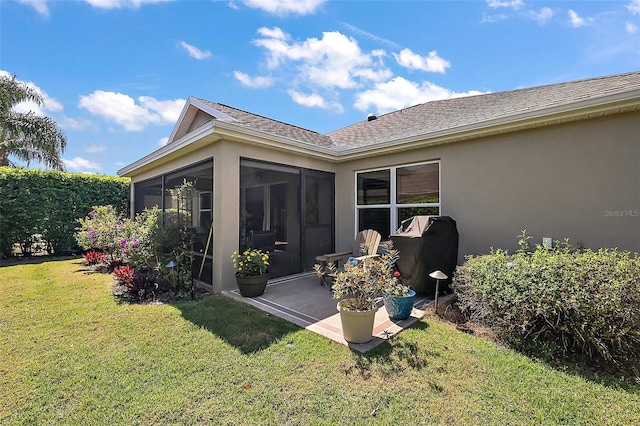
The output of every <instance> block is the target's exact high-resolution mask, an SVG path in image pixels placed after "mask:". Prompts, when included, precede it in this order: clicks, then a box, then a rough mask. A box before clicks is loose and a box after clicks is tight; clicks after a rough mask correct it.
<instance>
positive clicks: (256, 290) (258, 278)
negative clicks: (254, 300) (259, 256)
mask: <svg viewBox="0 0 640 426" xmlns="http://www.w3.org/2000/svg"><path fill="white" fill-rule="evenodd" d="M268 280H269V274H268V273H267V274H262V275H252V276H242V275H238V274H236V284H237V285H238V290H240V294H241V295H242V296H243V297H257V296H262V294H263V293H264V289H265V288H267V281H268Z"/></svg>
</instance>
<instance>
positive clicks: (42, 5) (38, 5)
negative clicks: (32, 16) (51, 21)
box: [19, 0, 49, 17]
mask: <svg viewBox="0 0 640 426" xmlns="http://www.w3.org/2000/svg"><path fill="white" fill-rule="evenodd" d="M19 1H20V3H22V4H26V5H28V6H31V7H32V8H34V9H35V11H36V12H38V13H39V14H40V15H42V16H44V17H49V5H48V4H47V0H19Z"/></svg>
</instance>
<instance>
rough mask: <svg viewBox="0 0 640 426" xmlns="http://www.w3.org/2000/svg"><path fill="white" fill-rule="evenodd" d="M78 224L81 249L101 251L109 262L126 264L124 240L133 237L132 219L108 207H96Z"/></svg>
mask: <svg viewBox="0 0 640 426" xmlns="http://www.w3.org/2000/svg"><path fill="white" fill-rule="evenodd" d="M78 222H79V223H80V226H79V227H78V228H76V230H77V232H76V234H75V238H76V241H77V242H78V245H80V247H82V248H83V249H85V250H91V249H95V250H99V251H101V252H102V253H104V256H105V257H106V259H107V260H108V262H115V261H119V262H126V259H125V257H124V252H123V243H122V239H123V238H125V239H126V238H127V237H129V236H130V235H131V228H132V225H131V220H130V219H127V218H125V217H124V216H123V215H122V214H120V213H118V211H117V210H116V209H115V208H114V207H113V206H111V205H107V206H94V207H93V209H92V210H91V212H89V215H88V216H87V217H85V218H84V219H80V220H78Z"/></svg>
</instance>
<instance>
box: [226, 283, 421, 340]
mask: <svg viewBox="0 0 640 426" xmlns="http://www.w3.org/2000/svg"><path fill="white" fill-rule="evenodd" d="M222 294H224V295H225V296H227V297H231V298H233V299H236V300H239V301H241V302H244V303H247V304H248V305H251V306H254V307H256V308H258V309H260V310H262V311H264V312H268V313H270V314H271V315H274V316H277V317H280V318H283V319H285V320H287V321H290V322H292V323H294V324H297V325H299V326H300V327H303V328H306V329H307V330H310V331H313V332H315V333H318V334H320V335H322V336H324V337H326V338H328V339H331V340H333V341H336V342H338V343H341V344H343V345H347V346H349V347H350V348H351V349H353V350H356V351H358V352H367V351H369V350H371V349H373V348H375V347H376V346H378V345H380V344H382V343H384V342H385V341H386V340H388V339H389V338H391V337H392V336H394V335H396V334H398V333H399V332H401V331H402V330H404V329H405V328H407V327H409V326H411V325H412V324H414V323H415V322H417V321H419V320H420V318H422V317H423V316H424V314H425V310H426V309H427V307H428V306H429V305H432V304H433V301H432V300H431V299H429V298H427V297H419V296H418V297H416V302H415V304H414V308H413V310H412V312H411V316H410V317H409V318H408V319H406V320H402V321H398V320H391V319H389V316H388V315H387V311H386V309H385V308H384V307H382V308H380V309H379V310H378V312H377V313H376V319H375V324H374V331H373V335H374V338H373V339H372V340H371V341H369V342H367V343H349V342H347V341H346V340H344V338H343V337H342V325H341V324H340V314H338V311H337V309H336V304H337V300H334V299H333V298H332V297H331V291H329V289H328V288H327V287H325V286H323V285H320V284H319V279H318V277H317V276H316V275H315V273H312V272H310V273H304V274H297V275H291V276H288V277H282V278H276V279H273V280H269V283H268V284H267V289H266V290H265V292H264V294H263V295H262V296H259V297H253V298H245V297H242V296H241V295H240V292H239V291H238V290H232V291H223V292H222Z"/></svg>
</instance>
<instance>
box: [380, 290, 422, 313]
mask: <svg viewBox="0 0 640 426" xmlns="http://www.w3.org/2000/svg"><path fill="white" fill-rule="evenodd" d="M383 299H384V307H385V309H386V310H387V314H389V318H390V319H392V320H404V319H407V318H409V315H411V309H413V304H414V302H415V300H416V292H415V291H413V290H411V289H409V295H408V296H392V295H389V294H385V295H384V297H383Z"/></svg>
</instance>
